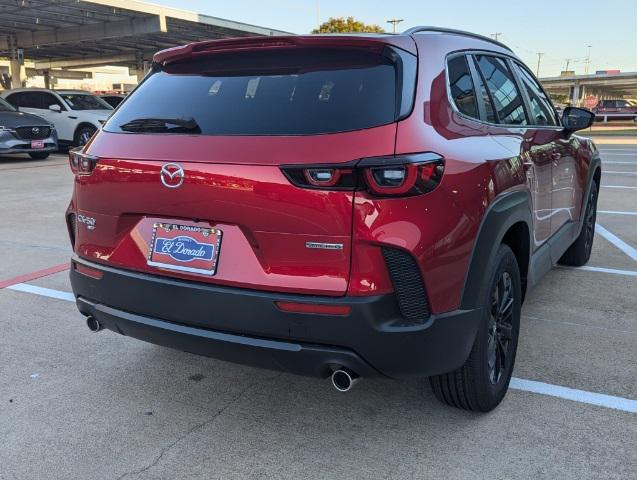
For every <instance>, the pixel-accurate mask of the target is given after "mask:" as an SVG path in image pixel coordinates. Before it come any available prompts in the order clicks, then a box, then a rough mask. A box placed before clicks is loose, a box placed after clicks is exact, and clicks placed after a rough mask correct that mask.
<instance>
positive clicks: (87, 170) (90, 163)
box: [69, 148, 99, 175]
mask: <svg viewBox="0 0 637 480" xmlns="http://www.w3.org/2000/svg"><path fill="white" fill-rule="evenodd" d="M98 161H99V157H96V156H95V155H87V154H86V153H83V152H82V150H81V149H80V148H78V149H75V150H70V151H69V164H70V165H71V170H72V171H73V173H75V174H76V175H90V174H91V173H93V170H95V167H96V166H97V162H98Z"/></svg>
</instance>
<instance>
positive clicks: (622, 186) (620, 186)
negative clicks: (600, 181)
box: [602, 185, 637, 190]
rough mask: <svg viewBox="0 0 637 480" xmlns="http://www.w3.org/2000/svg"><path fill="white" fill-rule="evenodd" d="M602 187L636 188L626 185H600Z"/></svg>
mask: <svg viewBox="0 0 637 480" xmlns="http://www.w3.org/2000/svg"><path fill="white" fill-rule="evenodd" d="M602 188H627V189H630V190H633V189H637V187H627V186H626V185H602Z"/></svg>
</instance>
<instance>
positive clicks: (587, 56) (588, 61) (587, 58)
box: [584, 45, 593, 75]
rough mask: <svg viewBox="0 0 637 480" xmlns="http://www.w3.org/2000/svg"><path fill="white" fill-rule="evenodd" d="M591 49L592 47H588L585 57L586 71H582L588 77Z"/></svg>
mask: <svg viewBox="0 0 637 480" xmlns="http://www.w3.org/2000/svg"><path fill="white" fill-rule="evenodd" d="M591 48H593V46H592V45H588V55H586V69H585V70H584V73H586V75H588V71H589V69H590V66H591Z"/></svg>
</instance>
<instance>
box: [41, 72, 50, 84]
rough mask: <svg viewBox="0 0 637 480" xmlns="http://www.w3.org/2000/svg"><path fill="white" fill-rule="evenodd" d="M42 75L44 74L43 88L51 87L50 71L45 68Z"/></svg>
mask: <svg viewBox="0 0 637 480" xmlns="http://www.w3.org/2000/svg"><path fill="white" fill-rule="evenodd" d="M42 75H43V76H44V88H51V72H50V71H49V70H45V71H44V72H42Z"/></svg>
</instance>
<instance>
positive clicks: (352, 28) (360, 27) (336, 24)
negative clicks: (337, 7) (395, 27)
mask: <svg viewBox="0 0 637 480" xmlns="http://www.w3.org/2000/svg"><path fill="white" fill-rule="evenodd" d="M350 32H371V33H385V30H383V29H382V27H380V26H378V25H371V24H370V25H366V24H364V23H363V22H360V21H358V20H354V17H347V18H343V17H338V18H334V17H330V19H329V20H328V21H327V22H323V23H321V25H320V26H319V28H315V29H314V30H312V33H350Z"/></svg>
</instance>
